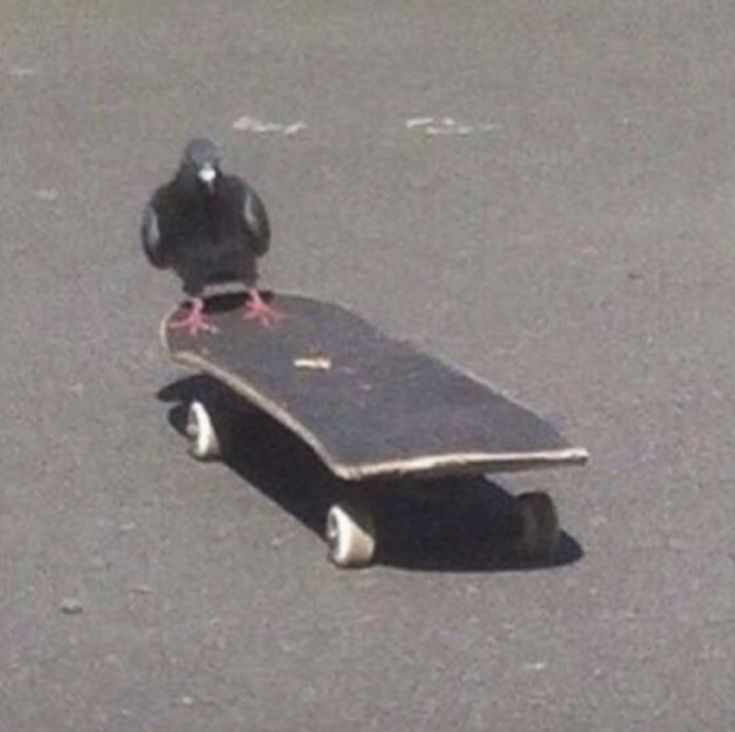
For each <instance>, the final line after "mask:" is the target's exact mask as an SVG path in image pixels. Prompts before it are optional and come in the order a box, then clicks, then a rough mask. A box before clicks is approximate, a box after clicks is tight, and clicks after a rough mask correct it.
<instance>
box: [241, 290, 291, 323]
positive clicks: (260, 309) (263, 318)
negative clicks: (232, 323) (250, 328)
mask: <svg viewBox="0 0 735 732" xmlns="http://www.w3.org/2000/svg"><path fill="white" fill-rule="evenodd" d="M242 317H243V319H244V320H256V321H257V322H258V324H259V325H262V326H263V327H264V328H270V327H272V326H274V325H276V323H279V322H280V321H281V320H283V319H284V318H285V317H286V316H285V315H284V314H283V313H281V312H279V311H278V310H276V309H275V308H272V307H271V306H270V305H269V304H268V303H267V302H266V301H265V300H264V299H263V298H262V297H261V295H260V293H259V292H258V291H257V290H249V291H248V299H247V300H246V301H245V314H244V315H243V316H242Z"/></svg>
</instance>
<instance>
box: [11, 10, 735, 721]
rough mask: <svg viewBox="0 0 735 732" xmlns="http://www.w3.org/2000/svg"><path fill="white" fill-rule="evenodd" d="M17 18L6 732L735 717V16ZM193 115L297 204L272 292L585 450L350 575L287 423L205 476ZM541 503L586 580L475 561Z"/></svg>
mask: <svg viewBox="0 0 735 732" xmlns="http://www.w3.org/2000/svg"><path fill="white" fill-rule="evenodd" d="M0 18H1V21H0V252H1V253H2V266H1V267H0V304H1V305H2V309H1V310H0V318H1V320H0V358H1V364H2V366H1V370H0V391H1V393H2V395H3V397H2V401H1V402H0V463H1V466H0V730H1V732H67V731H68V732H88V731H89V732H92V731H96V730H105V731H111V732H159V731H163V730H166V731H168V730H171V731H174V730H175V731H176V732H188V731H189V730H192V731H194V730H197V731H199V730H201V731H205V730H206V731H208V732H215V731H216V732H229V731H233V732H234V731H235V730H238V731H239V730H254V731H257V732H285V731H288V730H318V731H319V732H332V731H334V732H336V731H337V730H345V729H354V730H364V729H375V730H396V731H398V730H416V731H418V730H426V731H429V730H431V731H434V730H436V732H440V731H444V730H448V729H455V730H462V731H464V730H477V731H478V732H487V730H513V731H514V732H525V731H528V732H539V731H540V730H565V731H570V730H571V731H574V730H580V731H585V732H592V731H595V730H600V731H602V730H604V731H605V732H610V731H611V730H621V731H622V730H625V731H631V732H632V731H636V732H637V731H640V732H643V731H645V732H658V731H660V732H679V731H682V732H683V731H684V730H693V731H694V730H696V731H697V732H702V731H704V730H719V731H722V732H729V731H730V730H732V729H733V728H735V701H734V699H735V695H733V689H735V670H734V668H735V632H734V630H735V628H734V625H735V623H734V621H733V602H734V600H735V536H734V529H733V519H734V518H735V491H733V468H734V465H735V461H734V460H733V448H735V433H734V432H733V414H734V413H735V400H734V398H733V394H734V393H735V374H734V372H733V363H734V362H735V339H734V338H733V323H734V322H735V307H734V302H735V298H734V295H733V286H734V285H735V246H733V238H734V236H735V234H734V232H735V155H734V150H735V145H734V141H735V85H734V83H733V79H734V78H735V77H734V72H735V68H734V62H733V59H734V58H735V57H734V56H733V48H734V47H735V5H733V4H732V3H731V2H726V1H719V0H713V1H712V2H695V1H694V0H690V1H688V2H687V1H686V0H650V1H649V2H646V3H641V2H635V1H633V0H627V1H625V0H611V1H610V2H605V3H602V2H589V0H559V1H558V2H539V1H538V0H536V1H531V0H502V1H500V2H493V3H482V2H471V1H470V0H467V1H458V2H451V3H450V2H419V1H418V0H403V1H397V2H393V3H388V2H356V1H352V0H348V1H347V2H328V1H327V0H315V1H314V2H310V3H307V2H280V1H273V2H270V1H269V0H260V1H259V2H237V1H235V0H230V1H227V0H212V1H211V2H193V1H192V0H179V1H176V2H174V1H173V0H170V1H162V2H157V3H144V2H140V1H139V0H131V1H126V2H124V3H123V2H117V3H115V2H104V1H97V2H93V1H92V0H66V1H65V2H64V1H57V2H52V1H50V0H30V1H28V0H0ZM243 117H249V118H251V119H256V120H258V121H260V123H267V124H261V127H260V129H261V130H263V128H264V127H265V131H260V132H257V131H253V129H252V122H251V123H250V128H249V129H241V130H236V129H233V124H234V123H235V122H236V121H237V120H240V123H239V126H240V127H242V128H248V123H247V121H243ZM417 118H432V122H431V123H428V122H427V121H426V120H424V123H423V124H420V123H419V122H416V119H417ZM445 118H448V120H449V121H447V120H446V119H445ZM409 120H414V123H413V124H414V126H410V125H408V124H407V121H409ZM298 123H302V124H301V125H299V124H298ZM293 125H296V126H295V127H293ZM304 125H305V126H304ZM289 127H290V129H288V128H289ZM201 132H205V133H209V134H211V135H213V136H215V137H216V138H217V139H219V140H220V141H221V142H222V143H223V144H224V146H225V148H226V151H227V153H228V160H229V164H230V167H231V168H232V169H235V170H238V171H240V172H242V173H244V174H245V175H246V176H248V177H249V178H250V180H251V181H252V182H253V183H254V184H255V185H256V187H257V188H258V189H259V190H260V191H261V193H262V195H263V197H264V199H265V201H266V202H267V205H268V207H269V210H270V212H271V216H272V219H273V225H274V232H275V235H274V246H273V254H272V256H271V257H269V260H268V263H267V267H266V270H265V281H266V282H267V283H268V284H269V285H270V286H273V287H276V288H280V289H290V290H295V291H303V292H308V293H312V294H315V295H318V296H321V297H324V298H327V299H334V300H336V301H339V302H341V303H344V304H346V305H349V306H352V307H354V308H355V309H357V310H358V311H359V312H361V313H363V314H364V315H366V316H368V317H370V318H371V319H373V320H375V321H376V322H378V323H380V324H382V325H383V326H385V327H387V328H388V329H390V330H392V331H393V332H396V333H403V334H410V335H411V336H412V337H414V338H415V339H416V340H417V341H418V342H419V343H420V344H422V345H424V346H426V347H428V348H431V349H432V350H435V351H436V352H438V353H440V354H444V355H445V356H448V357H450V358H452V359H453V360H455V361H457V362H460V363H462V364H464V365H465V366H467V367H468V368H470V369H472V370H474V371H476V372H477V373H479V374H480V375H481V376H483V377H484V378H486V379H489V380H491V381H493V382H497V383H498V384H500V385H502V386H503V387H504V388H505V389H507V390H508V391H509V392H510V393H512V394H514V395H515V396H517V397H520V398H522V399H523V400H524V401H526V402H528V403H530V404H531V405H533V406H534V407H536V408H537V409H538V410H539V411H540V412H542V413H544V414H547V415H550V416H552V417H553V418H554V419H556V420H557V421H558V422H559V423H560V424H562V425H563V426H564V429H565V430H566V431H567V432H568V433H569V435H570V436H572V437H573V438H575V439H576V440H577V441H578V442H581V443H583V444H585V445H586V446H587V447H588V448H589V449H590V451H591V453H592V456H593V462H592V464H591V465H590V467H589V468H588V469H587V470H585V471H581V472H579V471H577V472H575V471H572V472H560V473H552V474H543V473H538V474H534V475H528V476H527V475H518V476H515V477H510V476H508V477H501V478H500V479H499V480H498V481H497V483H496V484H495V485H490V484H487V483H485V484H480V485H477V484H467V485H465V486H460V487H458V488H457V492H456V493H449V492H447V493H446V495H444V496H443V495H441V494H438V495H437V494H435V493H432V494H426V495H425V496H423V497H422V496H421V495H411V492H410V491H409V492H408V493H407V494H406V495H405V496H403V497H401V498H400V500H398V499H397V500H396V501H395V502H393V503H390V502H386V503H385V505H384V506H383V508H384V511H383V514H384V515H383V519H384V521H385V522H386V524H387V525H389V526H391V527H392V529H391V532H390V536H391V537H393V538H392V541H389V542H388V545H387V549H386V552H385V554H384V556H383V560H382V562H381V563H380V564H379V565H378V566H376V567H374V568H373V569H370V570H368V571H365V572H357V573H344V572H342V573H340V572H338V571H336V570H335V569H333V568H332V567H331V566H330V565H328V564H327V563H326V562H325V561H324V548H323V545H322V543H321V539H320V538H319V536H318V535H317V533H316V532H315V531H314V530H312V529H317V528H318V521H319V510H320V504H319V500H320V498H319V492H318V491H314V492H310V491H309V490H307V489H306V488H305V486H306V485H307V484H308V483H310V482H311V483H314V484H320V485H321V483H322V482H323V481H322V479H323V478H324V475H323V472H322V471H321V469H320V467H319V465H318V463H316V462H315V461H314V460H313V459H312V458H311V457H310V455H308V454H307V453H305V452H304V451H303V450H300V449H299V447H298V445H296V444H294V443H293V441H289V440H288V438H287V437H285V436H284V435H282V434H280V433H279V432H278V431H277V430H276V431H273V430H270V431H269V430H266V432H265V434H264V436H263V437H262V438H259V437H258V434H257V432H258V431H257V430H255V433H254V434H249V435H244V437H247V438H248V444H250V445H253V446H254V449H253V450H252V451H251V453H250V454H246V455H245V456H244V457H243V459H242V460H241V461H240V462H239V463H238V464H237V465H233V466H229V467H228V466H226V465H213V466H201V465H198V464H196V463H193V461H191V460H190V459H189V458H187V456H186V454H185V452H184V449H183V447H184V441H183V439H182V437H181V435H180V434H179V433H178V432H177V431H176V429H174V427H173V426H171V424H169V415H168V413H169V410H170V409H172V408H173V414H172V417H171V419H172V420H173V422H176V420H177V415H178V412H177V410H176V407H175V402H176V400H177V399H180V398H183V397H185V396H186V395H187V393H188V391H191V389H192V388H194V387H196V386H197V384H196V382H191V381H186V380H183V381H182V379H185V377H186V374H184V373H183V372H181V371H179V370H178V369H177V368H175V367H174V366H173V365H171V364H169V363H168V362H167V360H166V359H165V358H164V354H163V353H162V351H161V350H160V347H159V344H158V340H157V326H158V321H159V318H160V316H161V315H162V314H163V312H164V311H165V310H166V309H167V308H168V307H170V305H171V303H172V302H173V301H174V299H175V298H176V297H177V293H178V287H177V285H176V283H175V282H174V280H173V279H172V278H170V277H168V276H167V275H163V274H161V273H158V272H155V271H153V270H152V269H151V268H149V267H148V265H147V264H146V263H145V261H144V260H143V257H142V255H141V253H140V251H139V243H138V235H137V227H138V220H139V214H140V208H141V205H142V204H143V202H144V201H145V200H146V198H147V196H148V195H149V193H150V191H151V190H152V189H153V187H154V186H155V185H157V184H158V183H160V182H162V181H163V180H164V179H165V178H166V176H167V175H168V174H169V173H170V172H171V170H172V168H173V166H174V165H175V163H176V159H177V157H178V155H179V152H180V148H181V146H182V144H183V142H184V141H185V140H186V139H187V138H188V137H189V136H190V135H191V134H194V133H201ZM287 132H288V133H290V134H286V133H287ZM162 389H163V393H162V394H159V392H160V391H161V390H162ZM157 395H159V396H157ZM540 488H547V489H549V490H551V492H552V493H553V495H554V496H555V498H556V500H557V502H558V505H559V509H560V513H561V516H562V519H563V522H564V526H565V527H566V530H567V532H568V537H567V539H566V542H565V547H566V548H565V554H564V557H563V559H564V561H563V563H562V564H561V565H560V566H558V567H556V568H553V569H546V570H534V571H521V570H520V569H518V568H517V567H514V566H513V565H512V564H511V565H508V564H504V563H503V562H502V561H497V560H496V559H494V558H493V557H496V556H497V552H495V553H494V552H493V551H488V552H487V553H483V552H482V551H481V549H482V547H483V546H485V545H486V544H487V545H488V546H487V547H486V548H488V549H493V547H494V549H497V550H498V552H499V553H500V554H502V546H501V545H502V541H500V540H496V539H495V538H493V539H488V537H489V536H493V537H497V536H501V537H502V534H503V526H504V524H503V520H502V513H503V510H502V509H503V506H504V500H503V499H504V496H505V495H506V494H505V491H508V492H511V493H517V492H520V491H522V490H529V489H540ZM505 502H506V503H507V501H505ZM506 528H507V527H506ZM488 542H489V544H488ZM65 601H66V602H67V605H66V606H65V609H66V611H67V612H64V609H63V608H62V605H63V604H64V602H65ZM69 601H73V602H72V603H71V604H68V603H69ZM74 603H78V607H74ZM75 610H81V612H73V611H75Z"/></svg>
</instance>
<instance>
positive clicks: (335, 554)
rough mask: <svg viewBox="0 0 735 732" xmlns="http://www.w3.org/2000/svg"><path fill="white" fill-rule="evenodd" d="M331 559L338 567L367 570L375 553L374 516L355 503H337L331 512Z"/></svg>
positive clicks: (329, 523)
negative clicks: (366, 567) (363, 568)
mask: <svg viewBox="0 0 735 732" xmlns="http://www.w3.org/2000/svg"><path fill="white" fill-rule="evenodd" d="M326 539H327V545H328V547H329V559H330V560H331V561H332V562H333V563H334V564H335V565H336V566H337V567H364V566H366V565H368V564H370V562H371V561H372V559H373V555H374V554H375V525H374V521H373V517H372V514H371V513H370V512H369V511H368V510H366V509H365V508H362V507H359V506H356V505H354V504H353V503H348V502H342V503H337V504H335V505H334V506H332V507H331V508H330V509H329V512H328V513H327V527H326Z"/></svg>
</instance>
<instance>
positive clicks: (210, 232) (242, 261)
mask: <svg viewBox="0 0 735 732" xmlns="http://www.w3.org/2000/svg"><path fill="white" fill-rule="evenodd" d="M221 160H222V155H221V152H220V150H219V148H218V147H217V145H215V144H214V143H213V142H212V141H211V140H208V139H205V138H197V139H194V140H192V141H191V142H189V144H188V145H187V146H186V148H185V150H184V154H183V157H182V159H181V163H180V165H179V169H178V171H177V173H176V176H175V177H174V178H173V180H171V181H170V182H168V183H167V184H165V185H163V186H162V187H160V188H159V189H158V190H157V191H156V192H155V193H154V195H153V197H152V199H151V200H150V202H149V203H148V204H147V205H146V207H145V209H144V211H143V220H142V223H141V239H142V242H143V250H144V252H145V254H146V256H147V258H148V261H149V262H150V263H151V264H152V265H153V266H154V267H157V268H158V269H172V270H173V271H174V272H175V273H176V274H177V275H178V276H179V277H180V278H181V281H182V284H183V289H184V292H185V293H186V295H187V296H188V298H189V300H190V307H189V308H188V312H187V314H186V315H185V316H184V317H183V318H180V319H176V320H174V321H172V322H171V323H170V324H169V327H171V328H185V329H187V330H188V332H189V334H190V335H192V336H196V335H197V334H198V333H199V332H200V331H205V332H206V331H209V332H214V331H215V330H216V329H215V328H214V326H213V325H212V323H211V321H210V320H209V318H208V317H207V316H206V315H205V313H204V299H203V293H204V289H205V287H206V286H207V285H210V284H215V283H218V282H231V281H238V282H241V283H243V284H244V285H245V287H246V289H247V297H246V300H245V306H244V318H245V319H247V320H255V321H256V322H257V323H259V324H260V325H262V326H265V327H269V326H272V325H275V324H276V323H277V322H278V321H279V320H281V319H282V318H283V317H284V316H283V314H282V313H280V312H278V311H277V310H276V309H275V308H273V307H271V306H270V305H269V304H268V303H266V302H265V300H264V299H263V297H262V296H261V295H260V293H259V292H258V290H257V289H256V287H255V284H256V282H257V279H258V272H257V267H256V259H257V258H258V257H261V256H263V255H264V254H265V253H266V252H267V251H268V247H269V244H270V224H269V221H268V215H267V213H266V210H265V206H264V205H263V202H262V201H261V199H260V197H259V196H258V194H257V193H256V192H255V191H254V190H253V189H252V188H251V187H250V186H249V185H248V184H247V183H246V182H245V181H244V180H242V178H239V177H237V176H235V175H226V174H225V173H223V172H222V170H221V168H220V162H221Z"/></svg>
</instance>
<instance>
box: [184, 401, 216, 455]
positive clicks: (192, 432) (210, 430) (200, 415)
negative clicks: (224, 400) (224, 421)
mask: <svg viewBox="0 0 735 732" xmlns="http://www.w3.org/2000/svg"><path fill="white" fill-rule="evenodd" d="M186 434H187V435H188V436H189V437H190V438H191V447H190V449H189V451H190V452H191V454H192V455H193V456H194V457H195V458H197V460H212V459H213V458H217V457H220V455H221V454H222V445H221V436H220V435H218V434H217V431H216V430H215V427H214V422H213V420H212V417H211V415H210V414H209V412H208V411H207V409H206V407H205V406H204V405H203V404H202V403H201V402H192V403H191V404H190V405H189V414H188V417H187V420H186Z"/></svg>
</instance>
